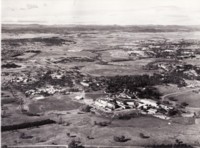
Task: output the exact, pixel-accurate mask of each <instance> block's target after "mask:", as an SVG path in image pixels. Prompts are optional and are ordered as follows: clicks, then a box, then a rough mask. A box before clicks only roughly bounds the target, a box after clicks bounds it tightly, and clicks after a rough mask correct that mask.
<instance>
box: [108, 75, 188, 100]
mask: <svg viewBox="0 0 200 148" xmlns="http://www.w3.org/2000/svg"><path fill="white" fill-rule="evenodd" d="M168 83H173V84H177V85H178V86H185V85H186V84H185V81H184V80H183V79H182V78H180V77H177V76H172V75H165V76H163V75H159V74H154V75H152V76H149V75H146V74H145V75H126V76H114V77H110V78H109V79H108V81H107V88H106V91H107V92H109V93H118V92H123V91H124V90H128V92H129V93H133V92H137V95H138V97H141V98H151V99H159V98H160V96H161V94H160V93H159V92H158V90H157V89H156V88H154V87H153V86H154V85H159V84H168Z"/></svg>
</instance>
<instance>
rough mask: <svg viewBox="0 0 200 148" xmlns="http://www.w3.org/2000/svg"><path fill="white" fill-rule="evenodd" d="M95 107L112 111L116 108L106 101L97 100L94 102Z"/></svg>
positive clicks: (112, 102) (109, 101)
mask: <svg viewBox="0 0 200 148" xmlns="http://www.w3.org/2000/svg"><path fill="white" fill-rule="evenodd" d="M94 105H95V106H96V107H100V108H104V109H110V110H113V109H115V108H116V103H115V102H114V101H111V100H108V99H97V100H96V101H95V102H94Z"/></svg>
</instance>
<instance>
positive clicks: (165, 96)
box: [161, 87, 200, 101]
mask: <svg viewBox="0 0 200 148" xmlns="http://www.w3.org/2000/svg"><path fill="white" fill-rule="evenodd" d="M199 89H200V88H199V87H198V88H194V89H190V90H185V91H181V92H173V93H169V94H166V95H164V96H162V97H161V100H162V101H164V100H165V98H167V97H170V96H173V95H181V94H184V93H187V92H190V91H193V90H199Z"/></svg>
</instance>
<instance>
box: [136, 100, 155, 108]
mask: <svg viewBox="0 0 200 148" xmlns="http://www.w3.org/2000/svg"><path fill="white" fill-rule="evenodd" d="M147 105H150V106H153V107H156V108H158V104H157V103H156V101H154V100H150V99H141V100H140V101H139V106H138V107H140V106H145V107H146V106H147Z"/></svg>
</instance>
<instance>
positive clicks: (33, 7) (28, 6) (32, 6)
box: [26, 4, 38, 9]
mask: <svg viewBox="0 0 200 148" xmlns="http://www.w3.org/2000/svg"><path fill="white" fill-rule="evenodd" d="M26 8H27V9H35V8H38V6H37V5H33V4H27V5H26Z"/></svg>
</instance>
